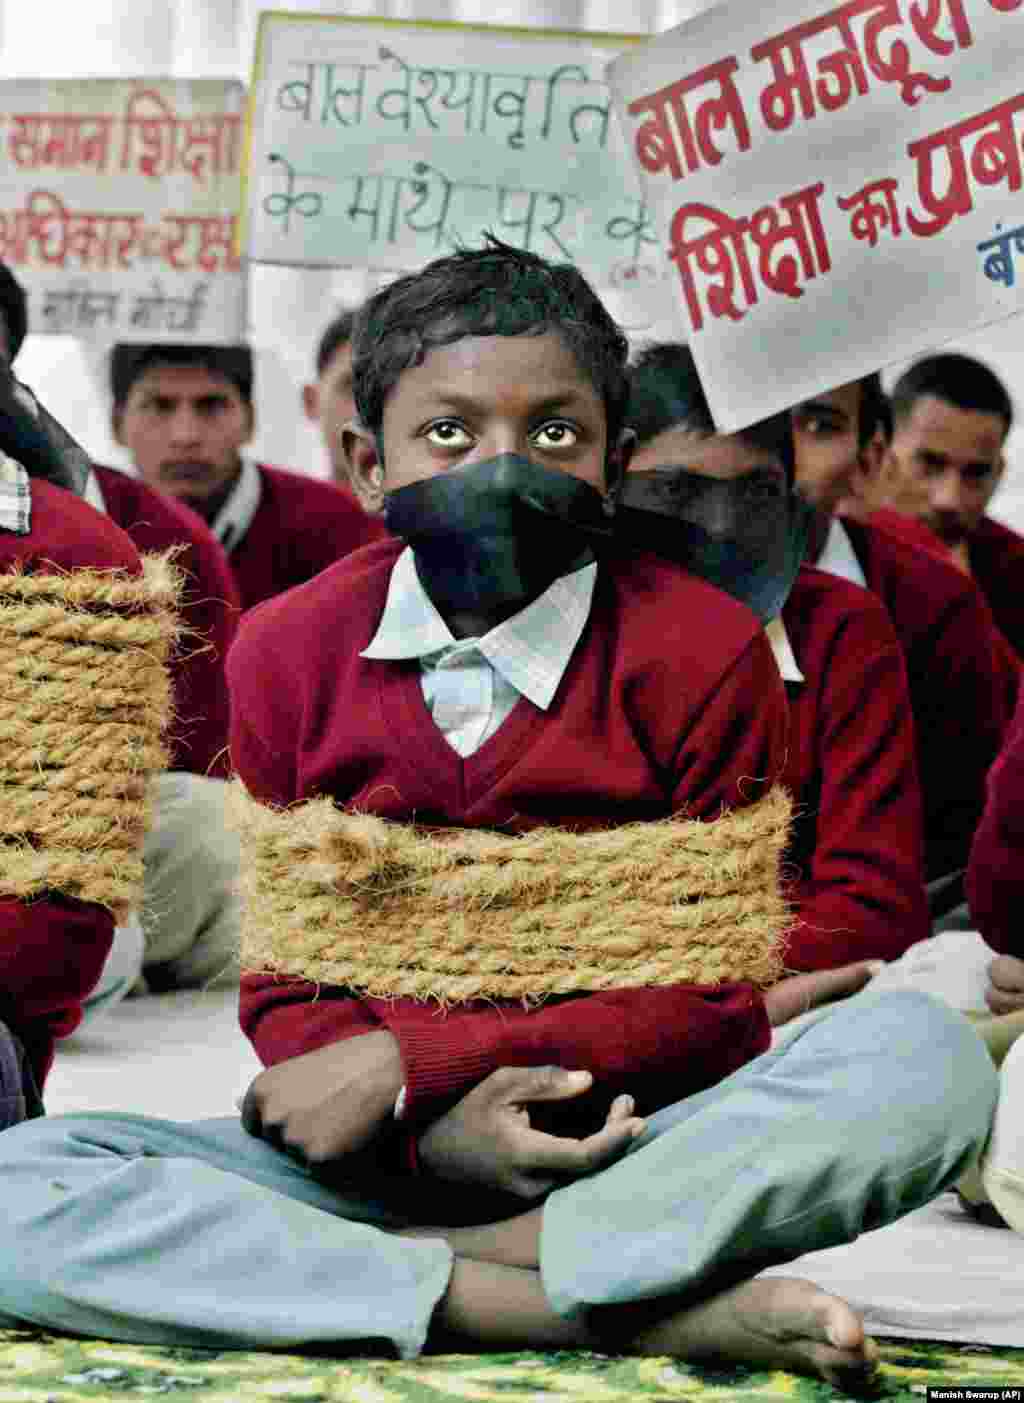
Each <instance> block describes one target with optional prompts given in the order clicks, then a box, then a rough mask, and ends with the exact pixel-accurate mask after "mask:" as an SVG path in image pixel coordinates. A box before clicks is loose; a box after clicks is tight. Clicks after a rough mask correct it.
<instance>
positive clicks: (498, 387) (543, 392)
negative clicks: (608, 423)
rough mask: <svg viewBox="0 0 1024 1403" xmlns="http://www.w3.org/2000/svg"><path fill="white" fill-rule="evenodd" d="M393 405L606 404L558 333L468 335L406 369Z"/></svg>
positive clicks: (393, 398)
mask: <svg viewBox="0 0 1024 1403" xmlns="http://www.w3.org/2000/svg"><path fill="white" fill-rule="evenodd" d="M390 398H391V400H392V401H401V402H405V403H412V402H413V401H427V400H431V399H437V400H444V399H455V398H460V399H473V400H480V401H481V402H487V403H490V402H492V401H494V400H497V399H506V398H515V399H532V398H539V399H544V400H548V399H553V398H567V399H575V400H580V401H587V400H588V401H597V402H601V399H600V395H599V393H598V391H597V389H596V387H595V386H594V383H593V381H592V379H591V377H590V375H589V374H588V373H587V371H586V369H585V368H584V367H583V366H582V365H581V364H580V362H579V360H578V359H577V357H576V355H575V354H574V353H573V351H572V350H571V348H570V347H569V345H568V344H567V343H566V341H565V340H564V338H563V337H562V336H560V335H559V333H558V332H557V331H555V330H546V331H540V332H522V333H520V334H518V335H515V336H463V337H460V338H458V339H457V340H454V341H450V342H448V343H447V344H446V345H441V346H434V347H432V348H431V349H430V350H428V351H427V352H426V354H425V356H424V357H423V360H422V361H421V362H420V363H419V364H418V365H414V366H411V367H409V369H407V370H404V371H403V372H402V373H401V375H400V376H399V377H398V380H397V382H396V384H395V386H394V388H393V390H392V393H391V396H390Z"/></svg>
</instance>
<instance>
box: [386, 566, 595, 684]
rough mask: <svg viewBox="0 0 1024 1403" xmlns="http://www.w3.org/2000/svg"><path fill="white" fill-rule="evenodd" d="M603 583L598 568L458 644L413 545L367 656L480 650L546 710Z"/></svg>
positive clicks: (394, 576)
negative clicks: (424, 580) (426, 581)
mask: <svg viewBox="0 0 1024 1403" xmlns="http://www.w3.org/2000/svg"><path fill="white" fill-rule="evenodd" d="M596 579H597V565H596V563H593V562H592V563H591V564H589V565H585V566H583V568H582V569H580V570H574V571H573V572H572V574H570V575H562V576H561V577H560V578H559V579H557V580H555V581H554V582H553V583H552V584H550V585H549V586H548V588H547V589H546V590H545V591H544V593H543V594H542V595H540V596H539V597H538V598H537V599H535V600H533V602H532V603H530V604H528V605H527V606H526V608H525V609H520V611H519V613H518V614H513V615H512V617H511V618H508V619H505V620H504V621H503V622H502V623H500V624H498V625H497V627H495V628H492V629H491V630H490V632H489V633H485V634H484V635H483V637H482V638H463V639H456V638H454V637H453V635H452V633H451V630H450V629H449V628H448V625H447V624H446V623H445V621H444V619H442V617H441V615H440V614H439V613H438V611H437V609H436V608H435V607H434V604H433V603H432V601H431V599H430V597H429V596H428V594H427V592H426V590H425V589H424V588H423V585H422V584H421V583H420V577H419V575H417V573H416V558H415V556H414V555H413V552H412V548H411V547H408V546H407V547H406V549H405V550H404V551H403V552H402V554H401V555H400V556H399V557H398V559H397V561H396V562H395V566H394V569H393V570H392V571H391V579H390V581H389V583H388V594H387V599H386V601H385V604H384V612H383V614H382V615H381V620H380V624H379V625H378V628H377V632H376V633H375V634H374V636H373V639H372V640H371V642H370V643H369V645H368V646H367V647H366V648H364V649H363V651H362V654H361V656H362V657H364V658H373V659H379V660H381V661H388V662H395V661H398V660H400V659H409V658H419V659H421V660H426V659H429V658H431V657H433V656H434V655H435V654H438V653H443V652H446V651H449V650H451V649H455V648H459V649H465V650H467V651H468V650H469V649H470V648H475V649H476V650H477V651H478V652H480V653H482V654H483V656H484V657H485V658H486V659H487V661H488V662H489V663H490V664H491V666H492V667H493V668H494V669H495V670H496V671H497V672H500V673H501V675H502V677H504V679H505V681H506V682H508V683H509V685H510V686H512V687H514V688H515V689H516V691H517V692H519V693H521V695H522V696H524V697H527V698H528V699H529V700H530V701H531V702H533V704H534V706H537V707H540V709H541V710H542V711H546V710H547V708H548V707H549V706H550V705H551V702H552V699H553V698H554V695H555V693H556V692H557V690H558V686H559V683H560V682H561V680H562V677H563V676H564V674H565V669H566V668H567V667H568V666H569V660H570V658H571V657H572V655H573V652H574V650H575V648H576V644H577V643H578V642H579V640H580V636H581V634H582V633H583V630H584V628H585V627H586V623H587V619H588V618H589V617H590V606H591V602H592V600H593V596H594V584H595V582H596Z"/></svg>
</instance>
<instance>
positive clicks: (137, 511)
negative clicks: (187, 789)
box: [93, 466, 241, 776]
mask: <svg viewBox="0 0 1024 1403" xmlns="http://www.w3.org/2000/svg"><path fill="white" fill-rule="evenodd" d="M93 471H94V472H95V474H96V478H97V480H98V482H99V485H100V490H101V492H102V493H103V500H104V502H105V504H106V508H107V511H108V513H109V515H110V518H111V520H113V521H116V522H117V524H118V526H120V527H121V528H122V529H123V530H124V531H127V533H128V535H129V536H130V537H131V538H132V540H133V541H134V542H135V544H136V546H137V547H138V549H139V551H140V552H142V551H165V550H167V548H168V547H169V546H184V547H185V549H184V550H183V551H181V553H180V554H178V555H177V556H176V557H175V564H176V565H177V567H178V569H179V570H182V571H183V572H184V575H185V593H184V595H183V597H182V604H181V610H180V613H181V619H182V623H183V624H184V626H185V628H186V630H187V632H186V633H185V634H184V636H183V637H182V638H181V639H180V640H179V642H178V646H177V648H176V649H175V652H174V655H173V656H172V658H171V662H170V671H171V680H172V683H173V686H174V724H173V728H172V731H171V737H170V740H171V760H170V765H169V768H170V769H172V770H189V771H191V772H192V773H193V774H197V775H205V774H214V775H221V776H223V775H226V774H227V772H228V761H227V744H228V684H227V677H226V676H225V673H224V663H225V659H226V658H227V655H228V648H229V647H230V645H231V642H232V640H233V639H234V636H235V631H236V629H237V628H238V615H239V612H240V609H241V600H240V598H239V594H238V587H237V586H236V584H235V581H234V577H233V576H232V574H231V567H230V566H229V565H228V560H227V556H226V555H225V554H224V551H223V549H222V547H221V544H220V542H219V541H218V540H217V538H216V537H215V536H214V534H213V532H212V531H211V530H210V528H209V527H208V526H207V525H206V522H205V521H203V519H202V518H201V517H199V516H197V515H196V513H195V512H194V511H192V510H191V509H190V508H189V507H186V506H185V505H184V504H183V503H181V502H176V501H174V499H173V498H171V497H167V496H165V495H164V494H163V493H162V492H157V491H155V490H154V489H153V488H152V487H147V486H146V484H145V483H144V482H139V481H138V480H137V479H136V478H133V477H128V476H127V474H125V473H120V472H115V471H114V469H113V468H101V467H98V466H97V467H94V469H93Z"/></svg>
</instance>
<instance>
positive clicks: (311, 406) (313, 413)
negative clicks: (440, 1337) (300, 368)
mask: <svg viewBox="0 0 1024 1403" xmlns="http://www.w3.org/2000/svg"><path fill="white" fill-rule="evenodd" d="M302 408H303V410H304V412H305V415H306V418H307V419H308V420H309V421H310V423H311V424H317V423H319V422H320V386H319V385H316V384H313V385H303V387H302Z"/></svg>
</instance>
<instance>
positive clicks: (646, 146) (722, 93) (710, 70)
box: [628, 58, 750, 180]
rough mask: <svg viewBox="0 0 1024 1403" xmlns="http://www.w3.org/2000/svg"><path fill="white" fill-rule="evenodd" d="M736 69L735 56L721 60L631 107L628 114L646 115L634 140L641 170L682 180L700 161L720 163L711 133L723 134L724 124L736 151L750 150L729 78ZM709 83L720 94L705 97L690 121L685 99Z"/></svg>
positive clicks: (742, 114) (747, 130) (747, 129)
mask: <svg viewBox="0 0 1024 1403" xmlns="http://www.w3.org/2000/svg"><path fill="white" fill-rule="evenodd" d="M738 67H739V63H738V61H737V60H736V59H735V58H726V59H721V60H720V61H719V62H717V63H713V64H709V65H708V66H707V67H705V68H702V69H700V70H699V71H698V72H696V73H691V74H689V75H688V76H687V77H686V78H681V79H679V80H678V81H677V82H675V83H670V84H669V85H668V86H666V87H664V88H659V89H658V91H657V92H654V93H650V94H649V95H648V96H647V97H642V98H637V99H636V101H635V102H631V103H630V104H629V108H628V111H629V113H630V115H631V116H637V115H639V114H642V113H649V114H650V115H649V116H648V118H647V120H646V121H644V122H643V123H642V124H641V126H640V128H639V130H638V131H637V133H636V141H635V149H636V154H637V160H638V161H639V162H640V164H641V165H642V166H643V168H644V170H647V171H650V172H651V174H652V175H657V174H658V173H659V172H660V171H663V170H666V169H667V170H668V172H669V174H670V175H671V177H672V179H673V180H682V179H683V177H684V176H685V175H686V174H688V173H690V174H692V173H693V172H694V171H696V170H697V169H698V168H699V166H700V165H701V162H702V161H703V163H704V164H705V165H709V166H716V165H718V164H719V162H720V161H721V160H722V157H723V152H722V151H720V150H719V148H718V147H717V146H716V145H715V142H714V140H713V133H714V132H715V131H723V130H724V129H725V127H726V126H727V125H731V126H732V129H733V132H734V134H735V137H736V146H737V149H738V150H740V151H747V150H749V149H750V126H749V124H748V122H747V116H746V113H745V111H744V110H743V101H742V99H741V97H740V94H739V91H738V89H737V88H736V84H735V82H734V80H733V74H734V73H735V72H736V70H737V68H738ZM711 82H717V83H718V85H719V94H718V96H717V97H705V98H703V99H702V100H701V102H700V103H699V104H698V106H697V112H696V117H695V118H694V119H693V120H692V122H691V118H690V114H689V111H688V110H687V107H686V101H685V99H686V95H687V94H688V93H694V92H696V90H697V89H698V88H701V87H703V86H705V85H706V84H708V83H711ZM684 163H685V170H684V168H683V167H684Z"/></svg>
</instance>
